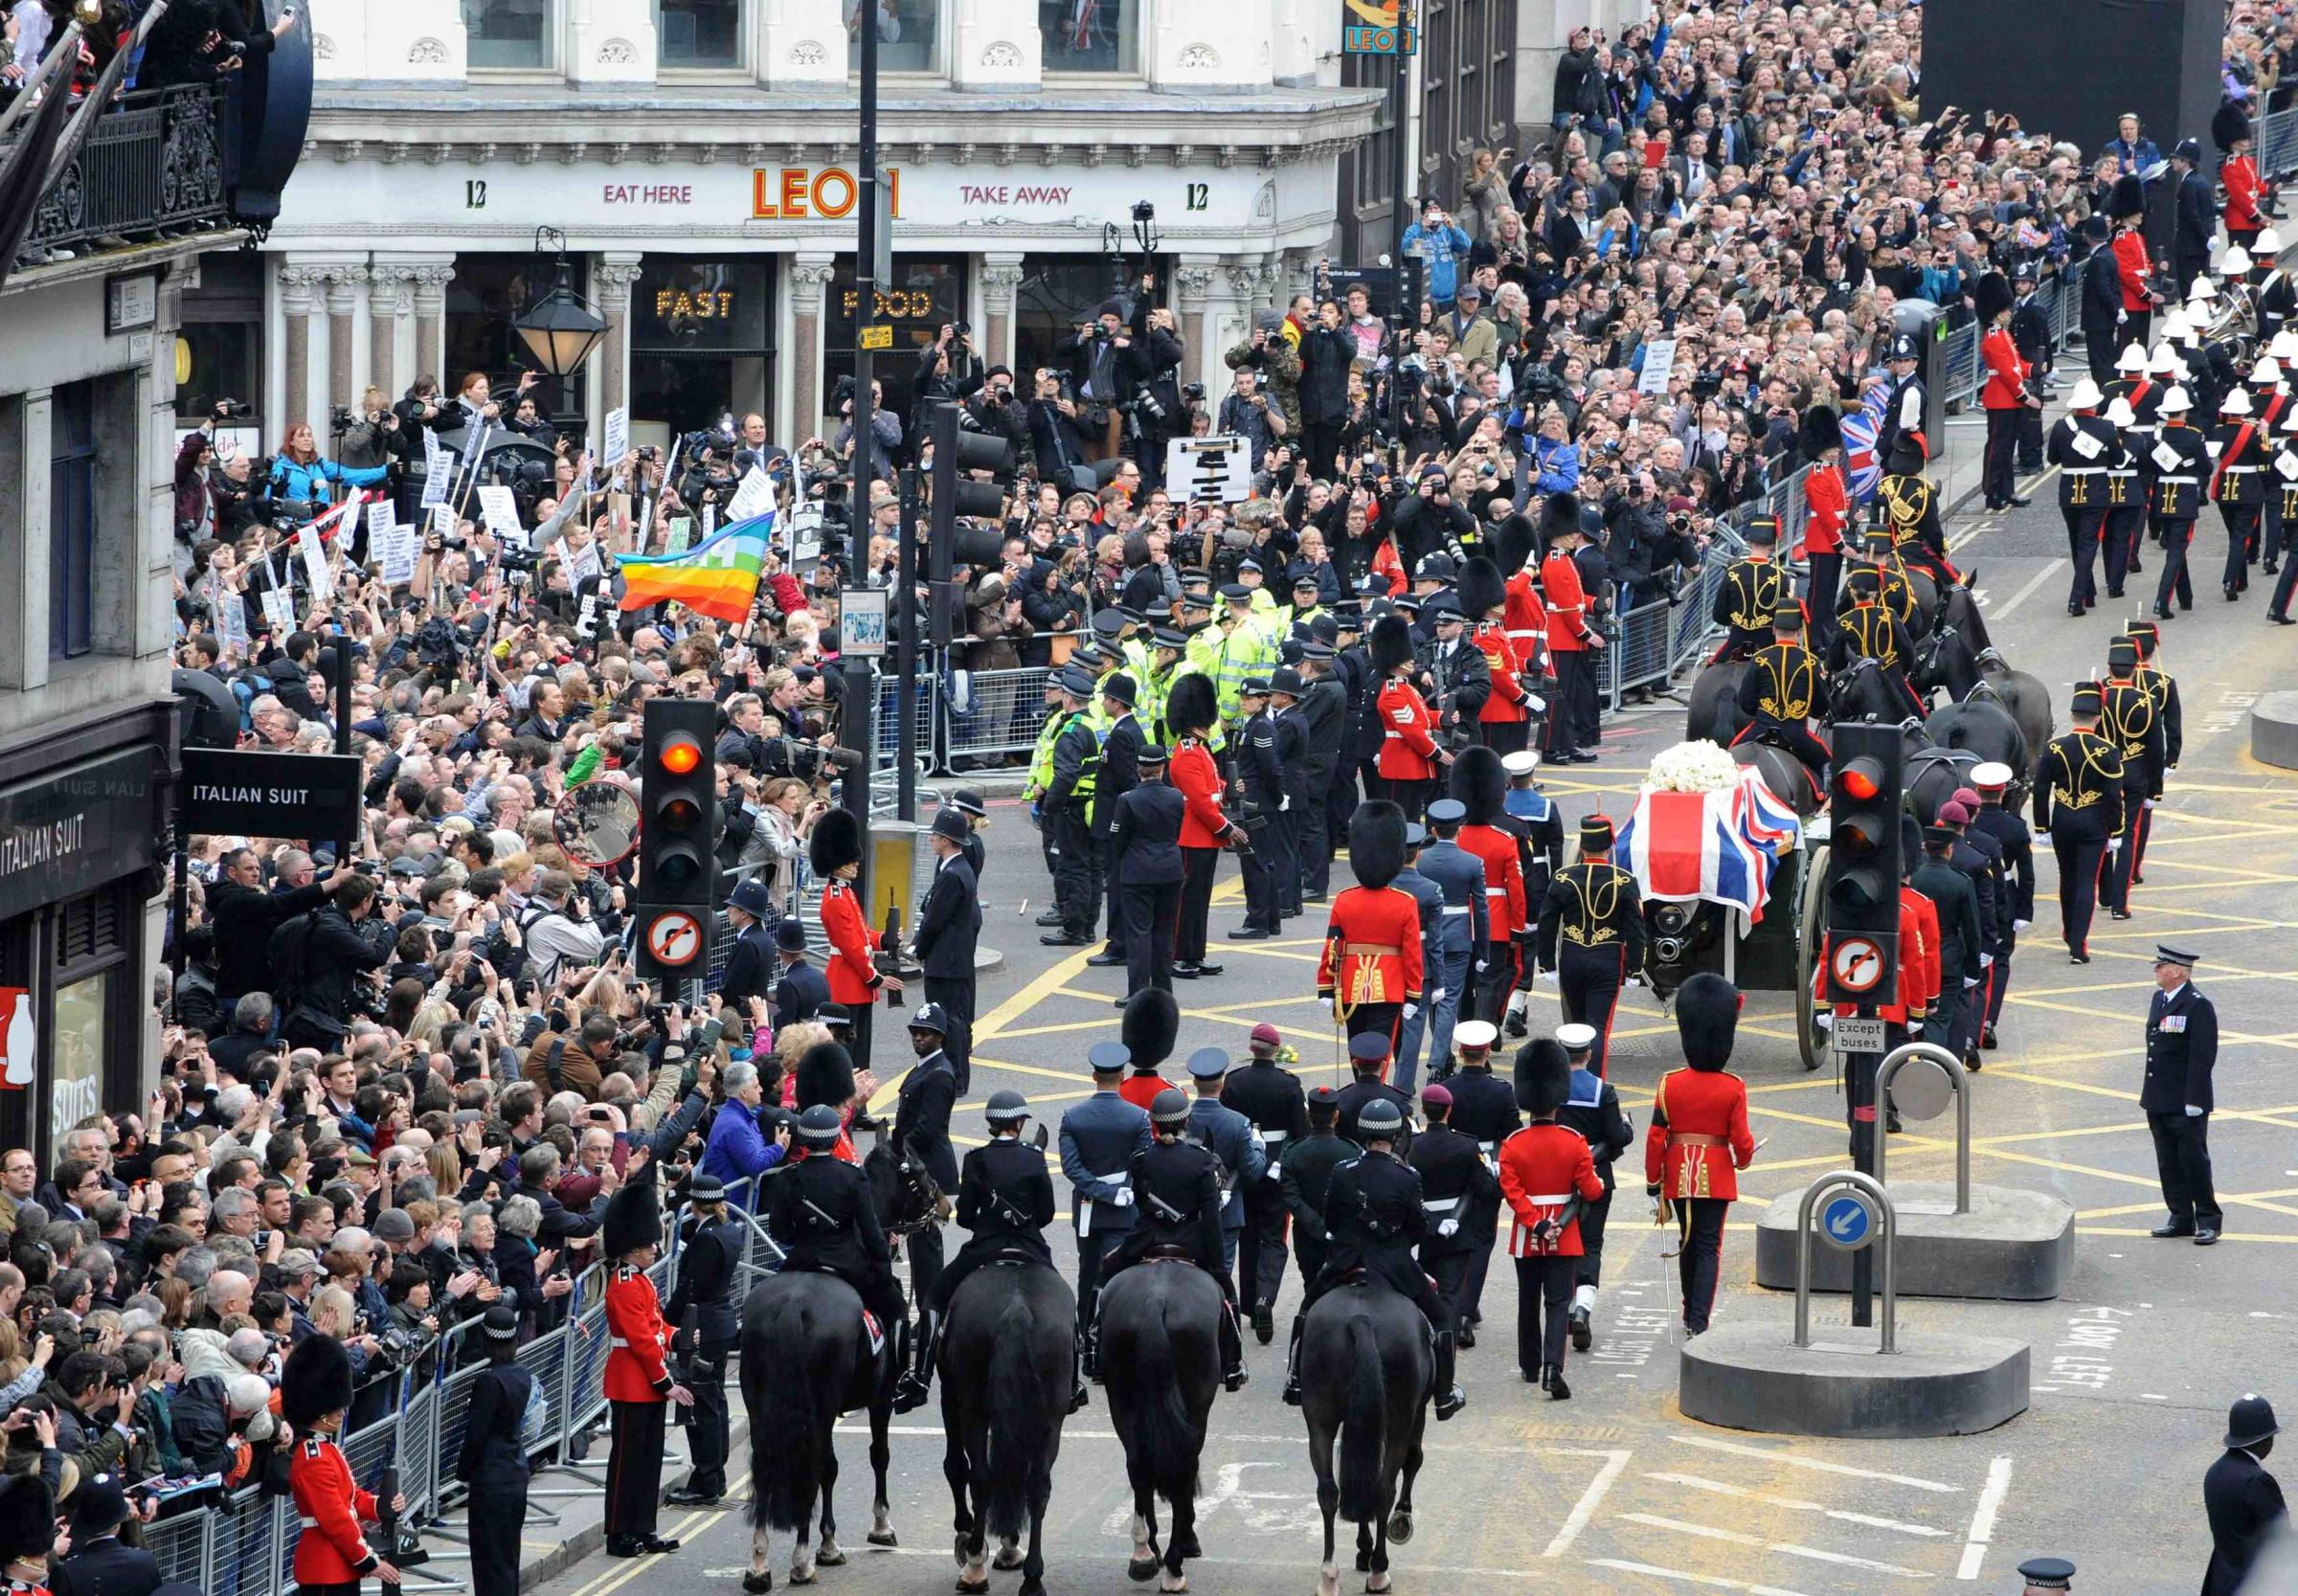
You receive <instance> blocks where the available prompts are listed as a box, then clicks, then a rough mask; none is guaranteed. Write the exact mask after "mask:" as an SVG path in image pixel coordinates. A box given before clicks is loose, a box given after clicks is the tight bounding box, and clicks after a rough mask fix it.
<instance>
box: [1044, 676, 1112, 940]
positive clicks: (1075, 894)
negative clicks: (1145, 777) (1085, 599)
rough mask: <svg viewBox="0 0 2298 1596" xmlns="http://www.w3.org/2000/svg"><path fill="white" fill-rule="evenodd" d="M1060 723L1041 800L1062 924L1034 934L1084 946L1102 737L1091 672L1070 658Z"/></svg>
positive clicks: (1089, 931) (1092, 911) (1094, 911)
mask: <svg viewBox="0 0 2298 1596" xmlns="http://www.w3.org/2000/svg"><path fill="white" fill-rule="evenodd" d="M1060 681H1061V713H1062V716H1063V725H1062V729H1061V733H1060V735H1059V736H1057V737H1055V738H1054V739H1053V762H1052V775H1051V779H1050V780H1049V781H1048V784H1047V787H1046V795H1045V798H1043V799H1042V800H1041V801H1042V802H1043V804H1044V809H1045V823H1046V824H1047V825H1048V827H1050V828H1051V829H1052V832H1053V901H1054V903H1055V904H1056V905H1057V906H1059V908H1060V910H1061V929H1060V930H1059V931H1049V932H1048V933H1045V935H1043V936H1041V937H1039V938H1038V940H1039V941H1041V942H1043V943H1045V944H1046V945H1047V946H1048V947H1053V948H1060V947H1083V946H1084V945H1085V944H1087V943H1089V942H1091V941H1092V940H1093V926H1094V923H1095V922H1096V920H1097V919H1098V918H1099V914H1100V905H1099V903H1098V902H1097V901H1096V900H1095V894H1094V890H1093V882H1094V880H1095V877H1096V875H1097V873H1098V870H1099V864H1100V862H1099V859H1098V858H1097V856H1096V852H1095V847H1094V843H1093V794H1094V792H1095V791H1096V790H1097V788H1098V785H1099V781H1100V774H1101V738H1100V735H1099V734H1098V733H1097V732H1096V731H1094V729H1093V721H1092V719H1091V718H1089V717H1088V716H1087V714H1086V712H1085V707H1086V705H1087V704H1088V703H1090V702H1091V701H1092V699H1093V686H1094V685H1093V676H1092V673H1091V672H1089V671H1086V670H1084V669H1083V668H1081V667H1080V666H1079V665H1078V664H1077V663H1075V662H1074V661H1071V662H1070V664H1069V665H1068V666H1067V667H1066V668H1064V669H1063V671H1062V672H1061V677H1060Z"/></svg>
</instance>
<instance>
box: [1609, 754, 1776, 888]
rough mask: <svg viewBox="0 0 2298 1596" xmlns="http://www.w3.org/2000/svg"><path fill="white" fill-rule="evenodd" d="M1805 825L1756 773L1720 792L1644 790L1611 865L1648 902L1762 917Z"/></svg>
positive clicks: (1750, 772)
mask: <svg viewBox="0 0 2298 1596" xmlns="http://www.w3.org/2000/svg"><path fill="white" fill-rule="evenodd" d="M1801 831H1802V824H1801V822H1800V821H1799V820H1797V819H1796V818H1795V814H1794V811H1792V810H1791V809H1789V808H1788V807H1787V806H1786V805H1785V804H1783V803H1781V802H1780V801H1779V799H1778V798H1774V797H1773V796H1772V795H1771V793H1770V791H1769V789H1768V788H1766V787H1765V786H1764V784H1763V778H1762V776H1759V775H1758V774H1757V773H1756V771H1755V770H1754V769H1753V768H1752V767H1750V768H1748V769H1746V770H1743V771H1742V772H1741V773H1740V781H1739V785H1738V786H1736V787H1733V788H1731V789H1729V790H1728V791H1724V792H1718V793H1675V792H1657V791H1655V790H1654V789H1652V788H1650V787H1646V788H1645V789H1644V790H1643V792H1642V793H1641V794H1640V795H1639V796H1638V797H1637V798H1636V800H1635V812H1634V813H1633V815H1631V816H1630V817H1629V819H1628V823H1627V824H1626V825H1624V826H1622V827H1621V828H1620V834H1619V837H1618V839H1617V840H1616V841H1615V842H1614V843H1613V844H1612V853H1611V859H1612V863H1613V864H1615V865H1619V866H1620V867H1621V868H1622V869H1624V870H1627V871H1630V872H1631V873H1632V874H1633V875H1634V877H1635V879H1636V885H1637V886H1638V887H1639V888H1641V889H1642V892H1643V895H1644V896H1645V897H1647V898H1657V899H1660V900H1661V901H1663V902H1674V903H1683V902H1702V903H1715V904H1722V905H1724V906H1725V907H1727V908H1731V909H1736V910H1739V911H1740V912H1741V913H1742V914H1744V915H1746V920H1747V923H1748V924H1749V925H1753V924H1755V923H1756V922H1757V921H1759V920H1761V919H1762V918H1763V917H1764V902H1765V900H1766V899H1767V898H1768V897H1769V896H1770V892H1771V873H1772V871H1773V869H1774V868H1776V866H1777V865H1778V863H1779V859H1780V856H1781V854H1783V853H1785V852H1786V851H1787V850H1788V849H1790V848H1792V847H1793V846H1794V845H1795V841H1796V838H1797V837H1798V836H1799V835H1800V834H1801Z"/></svg>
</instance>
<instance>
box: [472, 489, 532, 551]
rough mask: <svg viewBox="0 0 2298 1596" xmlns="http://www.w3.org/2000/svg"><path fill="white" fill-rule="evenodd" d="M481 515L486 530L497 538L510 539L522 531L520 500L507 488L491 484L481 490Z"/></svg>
mask: <svg viewBox="0 0 2298 1596" xmlns="http://www.w3.org/2000/svg"><path fill="white" fill-rule="evenodd" d="M479 514H480V517H481V519H483V520H484V521H485V523H486V529H487V530H488V531H490V532H492V533H494V534H495V536H496V537H497V538H506V539H507V538H509V537H511V536H512V535H513V534H515V533H517V532H519V531H520V530H522V528H521V527H520V526H519V498H518V495H517V494H515V493H513V492H511V490H510V489H509V488H507V487H503V486H500V485H496V484H491V483H490V484H489V485H487V486H485V487H482V488H481V489H480V490H479Z"/></svg>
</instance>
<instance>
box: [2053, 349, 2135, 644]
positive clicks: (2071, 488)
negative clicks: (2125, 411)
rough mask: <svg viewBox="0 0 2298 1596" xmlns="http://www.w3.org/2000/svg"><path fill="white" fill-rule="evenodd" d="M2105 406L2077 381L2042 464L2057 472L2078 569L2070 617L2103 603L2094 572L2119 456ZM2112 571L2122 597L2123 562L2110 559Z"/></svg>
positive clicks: (2089, 385)
mask: <svg viewBox="0 0 2298 1596" xmlns="http://www.w3.org/2000/svg"><path fill="white" fill-rule="evenodd" d="M2105 403H2106V399H2105V397H2104V396H2103V395H2102V394H2101V393H2099V389H2098V385H2097V384H2096V383H2094V382H2092V381H2091V380H2090V379H2089V378H2088V377H2084V378H2083V379H2081V380H2080V381H2078V382H2077V383H2076V384H2075V391H2074V392H2073V393H2070V394H2069V395H2067V401H2066V404H2067V412H2066V414H2065V415H2064V416H2061V417H2060V418H2059V419H2058V420H2057V421H2056V422H2054V423H2053V424H2052V426H2051V433H2050V437H2049V438H2047V439H2046V440H2045V441H2044V443H2043V449H2042V458H2043V461H2044V462H2045V463H2046V464H2050V465H2056V466H2057V467H2059V514H2060V517H2061V519H2062V520H2064V521H2065V523H2066V551H2067V554H2068V556H2069V558H2071V559H2072V560H2073V561H2074V567H2075V578H2074V585H2073V586H2072V587H2071V588H2069V589H2068V590H2067V596H2066V613H2067V614H2068V615H2070V616H2079V615H2081V614H2082V613H2083V612H2084V610H2086V609H2088V608H2089V607H2090V606H2091V605H2093V604H2095V603H2097V602H2098V601H2099V586H2098V581H2097V579H2096V577H2095V576H2094V575H2093V574H2092V568H2093V567H2094V566H2095V565H2096V564H2097V563H2098V556H2099V549H2100V546H2101V541H2102V533H2103V532H2104V530H2105V528H2106V526H2107V510H2108V509H2109V507H2110V506H2109V505H2108V503H2107V499H2108V495H2107V470H2108V468H2109V467H2110V466H2111V465H2112V464H2113V461H2114V459H2115V453H2116V438H2115V431H2114V426H2113V424H2112V423H2111V422H2109V421H2108V420H2107V418H2106V417H2105V416H2101V415H2100V414H2099V413H2098V412H2099V407H2100V406H2101V405H2103V404H2105ZM2108 566H2109V570H2108V573H2107V585H2108V586H2109V587H2110V588H2111V589H2113V590H2115V591H2117V592H2119V591H2120V590H2121V588H2122V579H2121V578H2122V567H2121V563H2120V562H2119V561H2111V560H2110V561H2109V562H2108Z"/></svg>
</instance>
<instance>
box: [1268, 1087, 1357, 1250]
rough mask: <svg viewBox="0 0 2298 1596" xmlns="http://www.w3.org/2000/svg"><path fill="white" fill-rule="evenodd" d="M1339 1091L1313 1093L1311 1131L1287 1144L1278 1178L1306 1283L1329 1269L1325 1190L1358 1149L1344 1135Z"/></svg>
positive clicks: (1278, 1186)
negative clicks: (1342, 1133)
mask: <svg viewBox="0 0 2298 1596" xmlns="http://www.w3.org/2000/svg"><path fill="white" fill-rule="evenodd" d="M1340 1119H1341V1094H1340V1093H1339V1092H1337V1091H1335V1090H1333V1089H1332V1088H1331V1087H1329V1086H1320V1087H1318V1089H1317V1090H1315V1091H1312V1092H1310V1093H1309V1134H1308V1135H1305V1136H1303V1137H1302V1138H1301V1139H1300V1140H1299V1141H1298V1142H1296V1143H1293V1144H1291V1145H1288V1146H1287V1147H1286V1149H1285V1156H1284V1158H1283V1159H1282V1160H1281V1162H1280V1164H1279V1167H1281V1168H1282V1170H1283V1171H1284V1173H1283V1175H1282V1177H1281V1178H1280V1179H1279V1180H1278V1181H1277V1189H1278V1191H1279V1192H1281V1193H1282V1194H1283V1197H1284V1202H1285V1215H1286V1217H1287V1218H1289V1219H1291V1220H1292V1222H1293V1250H1294V1253H1295V1256H1296V1257H1297V1258H1298V1260H1299V1263H1300V1281H1301V1284H1302V1285H1304V1286H1305V1285H1307V1284H1308V1283H1309V1282H1310V1281H1312V1280H1315V1279H1316V1278H1317V1276H1318V1272H1319V1271H1321V1270H1323V1268H1324V1258H1325V1253H1326V1251H1327V1245H1326V1240H1325V1234H1324V1194H1325V1191H1326V1189H1327V1187H1329V1186H1330V1184H1331V1183H1332V1179H1333V1171H1334V1170H1336V1169H1338V1168H1340V1167H1341V1165H1342V1164H1344V1163H1346V1162H1348V1160H1349V1159H1351V1158H1355V1157H1356V1156H1357V1153H1358V1151H1359V1149H1358V1147H1357V1144H1356V1143H1355V1142H1353V1141H1350V1140H1348V1139H1347V1138H1346V1137H1344V1136H1342V1135H1341V1130H1340Z"/></svg>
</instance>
